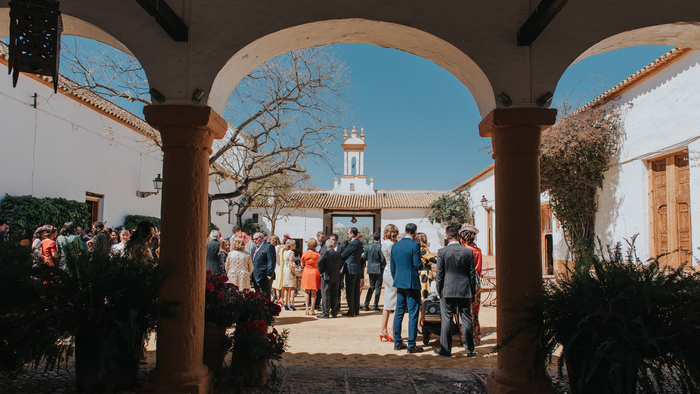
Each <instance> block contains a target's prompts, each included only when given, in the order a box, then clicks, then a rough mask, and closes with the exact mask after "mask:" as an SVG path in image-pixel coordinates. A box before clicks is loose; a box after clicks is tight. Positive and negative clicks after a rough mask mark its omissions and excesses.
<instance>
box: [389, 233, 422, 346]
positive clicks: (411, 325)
mask: <svg viewBox="0 0 700 394" xmlns="http://www.w3.org/2000/svg"><path fill="white" fill-rule="evenodd" d="M417 229H418V226H416V224H415V223H408V224H407V225H406V227H405V232H406V236H405V237H404V238H403V239H401V241H398V242H397V243H396V244H395V245H393V246H392V247H391V259H390V263H389V264H390V265H391V276H392V277H393V278H394V283H393V286H395V287H396V312H395V314H394V350H401V349H406V352H408V353H421V352H422V351H423V348H422V347H420V346H416V334H417V332H418V318H419V315H420V313H419V312H420V308H419V307H420V283H419V279H418V270H419V269H420V268H421V267H422V266H423V263H422V262H421V259H420V244H419V243H418V242H416V241H415V238H416V230H417ZM407 311H408V344H406V343H404V342H403V339H402V338H401V325H402V322H403V318H404V315H405V314H406V312H407ZM407 345H408V348H407Z"/></svg>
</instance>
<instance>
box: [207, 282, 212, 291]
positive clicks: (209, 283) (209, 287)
mask: <svg viewBox="0 0 700 394" xmlns="http://www.w3.org/2000/svg"><path fill="white" fill-rule="evenodd" d="M207 290H209V291H214V285H213V284H212V283H211V282H207Z"/></svg>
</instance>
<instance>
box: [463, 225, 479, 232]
mask: <svg viewBox="0 0 700 394" xmlns="http://www.w3.org/2000/svg"><path fill="white" fill-rule="evenodd" d="M462 231H469V232H472V233H474V234H479V230H478V229H477V228H476V227H474V225H471V224H469V223H464V224H463V225H462V227H460V228H459V232H460V233H461V232H462Z"/></svg>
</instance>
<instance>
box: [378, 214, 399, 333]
mask: <svg viewBox="0 0 700 394" xmlns="http://www.w3.org/2000/svg"><path fill="white" fill-rule="evenodd" d="M398 235H399V228H398V227H396V226H395V225H393V224H387V225H386V227H384V240H383V241H382V254H383V255H384V260H385V261H391V248H392V246H393V245H394V243H396V241H397V236H398ZM383 279H384V308H383V309H384V310H383V311H382V326H381V327H380V331H379V340H380V341H382V340H386V341H387V342H392V343H393V342H394V336H393V335H392V334H390V333H389V332H388V331H387V326H388V324H389V315H390V314H391V313H392V312H394V310H395V309H396V288H395V287H393V286H392V284H393V283H394V279H393V278H392V277H391V266H390V265H389V264H386V266H385V267H384V277H383Z"/></svg>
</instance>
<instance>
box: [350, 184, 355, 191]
mask: <svg viewBox="0 0 700 394" xmlns="http://www.w3.org/2000/svg"><path fill="white" fill-rule="evenodd" d="M350 191H351V192H354V191H355V184H354V183H351V184H350Z"/></svg>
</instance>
